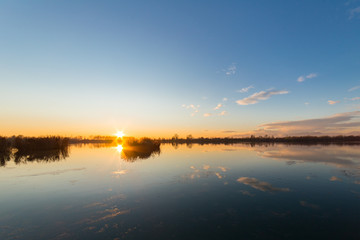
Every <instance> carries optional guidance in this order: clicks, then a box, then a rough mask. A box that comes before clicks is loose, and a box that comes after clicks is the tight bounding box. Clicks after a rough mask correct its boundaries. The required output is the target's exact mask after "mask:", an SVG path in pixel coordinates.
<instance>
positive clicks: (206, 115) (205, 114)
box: [203, 113, 212, 117]
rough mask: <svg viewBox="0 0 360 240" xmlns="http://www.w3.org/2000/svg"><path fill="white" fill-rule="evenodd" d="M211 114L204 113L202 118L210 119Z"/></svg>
mask: <svg viewBox="0 0 360 240" xmlns="http://www.w3.org/2000/svg"><path fill="white" fill-rule="evenodd" d="M211 115H212V114H211V113H204V115H203V116H204V117H210V116H211Z"/></svg>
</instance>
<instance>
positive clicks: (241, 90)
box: [238, 85, 254, 93]
mask: <svg viewBox="0 0 360 240" xmlns="http://www.w3.org/2000/svg"><path fill="white" fill-rule="evenodd" d="M251 88H254V86H252V85H251V86H248V87H245V88H242V89H240V90H238V92H239V93H246V92H248V91H249V90H250V89H251Z"/></svg>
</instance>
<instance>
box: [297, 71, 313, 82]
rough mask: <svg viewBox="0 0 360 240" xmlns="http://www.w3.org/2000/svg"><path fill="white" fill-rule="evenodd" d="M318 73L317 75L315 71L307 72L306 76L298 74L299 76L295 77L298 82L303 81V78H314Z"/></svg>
mask: <svg viewBox="0 0 360 240" xmlns="http://www.w3.org/2000/svg"><path fill="white" fill-rule="evenodd" d="M317 76H318V75H317V73H309V74H308V75H306V76H300V77H298V78H297V81H298V82H303V81H305V79H311V78H315V77H317Z"/></svg>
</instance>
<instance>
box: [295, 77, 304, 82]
mask: <svg viewBox="0 0 360 240" xmlns="http://www.w3.org/2000/svg"><path fill="white" fill-rule="evenodd" d="M297 81H298V82H303V81H305V77H304V76H300V77H298V79H297Z"/></svg>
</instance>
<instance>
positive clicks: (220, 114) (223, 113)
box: [218, 111, 227, 116]
mask: <svg viewBox="0 0 360 240" xmlns="http://www.w3.org/2000/svg"><path fill="white" fill-rule="evenodd" d="M226 114H227V111H222V112H221V113H219V114H218V115H219V116H225V115H226Z"/></svg>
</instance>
